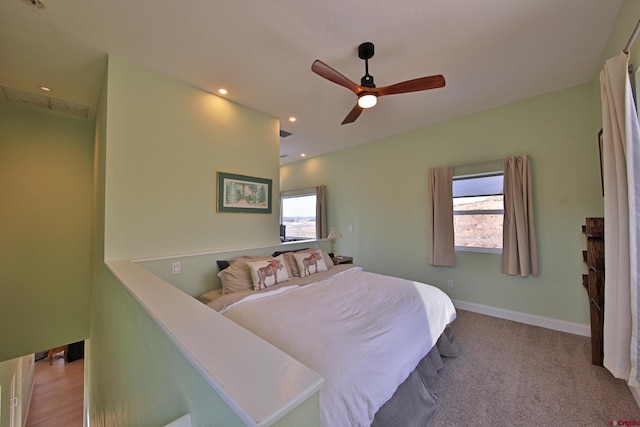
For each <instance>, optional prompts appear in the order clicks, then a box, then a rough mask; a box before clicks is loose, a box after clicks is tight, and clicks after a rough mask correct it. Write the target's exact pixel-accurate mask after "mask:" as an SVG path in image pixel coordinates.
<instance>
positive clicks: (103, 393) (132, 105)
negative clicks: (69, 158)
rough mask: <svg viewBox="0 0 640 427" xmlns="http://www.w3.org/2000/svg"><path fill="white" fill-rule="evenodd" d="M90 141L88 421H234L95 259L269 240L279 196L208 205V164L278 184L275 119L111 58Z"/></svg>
mask: <svg viewBox="0 0 640 427" xmlns="http://www.w3.org/2000/svg"><path fill="white" fill-rule="evenodd" d="M95 144H96V148H95V153H96V157H95V161H94V162H95V169H94V174H95V178H94V191H95V196H94V200H93V227H92V228H93V247H92V265H93V291H92V303H91V307H92V310H91V333H90V337H91V339H90V358H89V361H90V363H89V369H88V388H89V418H90V422H91V425H92V426H111V425H132V426H133V425H135V426H140V427H144V426H158V425H164V424H165V423H168V422H170V421H172V420H174V419H176V418H178V417H179V416H181V415H183V414H184V413H186V412H190V413H191V416H192V421H193V425H194V426H225V427H226V426H234V425H242V423H241V422H240V419H239V418H238V417H237V415H236V414H235V413H233V412H232V411H231V410H230V409H229V407H228V406H227V405H226V404H225V403H224V402H223V401H222V399H221V398H220V397H219V396H218V395H217V394H216V393H215V392H214V391H213V389H212V388H211V387H210V386H209V384H207V383H206V381H204V379H203V378H202V377H201V376H200V375H199V373H198V372H197V371H196V369H195V368H194V367H193V366H192V365H191V363H190V362H189V361H188V360H187V359H186V358H185V357H184V356H183V355H182V353H180V352H179V351H178V349H177V348H176V347H175V345H174V344H173V343H172V342H171V341H169V339H168V337H167V336H166V334H165V333H164V331H163V330H162V329H161V328H160V327H159V326H158V324H157V323H156V321H155V320H154V319H153V318H152V316H151V315H150V314H149V313H147V311H146V310H144V309H143V308H142V306H141V305H140V304H139V302H138V301H136V300H135V298H133V296H132V295H131V294H130V293H129V291H128V290H127V289H126V288H125V287H124V286H123V285H122V284H121V283H120V282H119V280H118V279H117V278H115V277H114V275H113V274H112V273H111V272H110V271H109V270H108V269H107V268H106V267H105V266H104V260H105V259H106V260H109V259H126V258H142V257H149V256H154V255H158V254H160V255H168V254H176V253H181V252H198V251H211V250H214V249H220V248H223V249H231V248H239V247H242V246H257V245H261V244H265V245H267V244H274V243H276V242H278V241H279V237H278V235H279V234H278V223H279V219H278V217H279V215H278V204H277V203H274V212H273V213H272V214H218V213H216V211H215V194H216V192H215V188H216V187H215V184H216V171H225V172H233V173H239V174H246V175H252V176H259V177H263V178H271V179H272V180H273V183H274V194H276V195H277V194H278V168H279V166H278V158H279V154H278V123H277V120H276V119H274V118H272V117H269V116H266V115H264V114H261V113H258V112H256V111H253V110H250V109H248V108H245V107H242V106H240V105H237V104H234V103H232V102H229V101H227V100H225V99H222V98H219V97H217V96H214V95H211V94H208V93H206V92H203V91H200V90H198V89H195V88H193V87H191V86H188V85H185V84H183V83H180V82H177V81H175V80H172V79H170V78H167V77H164V76H161V75H159V74H157V73H155V72H153V71H150V70H147V69H144V68H142V67H139V66H137V65H134V64H131V63H128V62H126V61H123V60H121V59H118V58H115V57H110V58H109V62H108V70H107V78H106V81H105V83H104V87H103V90H102V93H101V98H100V104H99V107H98V116H97V118H96V130H95ZM186 264H187V265H188V263H186ZM209 269H210V270H211V271H213V270H214V269H216V267H215V263H212V264H211V265H210V267H209ZM176 309H177V310H179V307H177V308H176ZM223 344H224V343H223ZM316 409H317V408H316ZM316 418H317V414H316Z"/></svg>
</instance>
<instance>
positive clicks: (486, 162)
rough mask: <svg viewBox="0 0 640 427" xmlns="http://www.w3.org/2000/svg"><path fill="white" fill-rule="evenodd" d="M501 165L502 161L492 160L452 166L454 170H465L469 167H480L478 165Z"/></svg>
mask: <svg viewBox="0 0 640 427" xmlns="http://www.w3.org/2000/svg"><path fill="white" fill-rule="evenodd" d="M498 162H500V163H502V159H494V160H485V161H484V162H473V163H464V164H462V165H454V166H453V167H454V168H466V167H469V166H480V165H488V164H491V163H498Z"/></svg>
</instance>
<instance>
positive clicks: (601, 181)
mask: <svg viewBox="0 0 640 427" xmlns="http://www.w3.org/2000/svg"><path fill="white" fill-rule="evenodd" d="M598 153H599V154H600V185H601V186H602V196H603V197H604V170H603V168H602V129H600V131H599V132H598Z"/></svg>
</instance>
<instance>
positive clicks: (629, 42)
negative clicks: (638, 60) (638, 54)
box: [622, 20, 640, 53]
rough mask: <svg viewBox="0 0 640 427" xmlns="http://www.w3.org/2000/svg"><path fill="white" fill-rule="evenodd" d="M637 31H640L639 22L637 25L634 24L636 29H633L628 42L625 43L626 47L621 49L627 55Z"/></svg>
mask: <svg viewBox="0 0 640 427" xmlns="http://www.w3.org/2000/svg"><path fill="white" fill-rule="evenodd" d="M639 31H640V20H638V23H637V24H636V28H634V30H633V33H632V34H631V37H629V41H628V42H627V45H626V46H625V47H624V49H622V52H624V53H629V49H631V45H632V44H633V42H634V41H635V39H636V36H637V35H638V32H639Z"/></svg>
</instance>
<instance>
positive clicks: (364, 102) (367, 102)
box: [358, 93, 378, 108]
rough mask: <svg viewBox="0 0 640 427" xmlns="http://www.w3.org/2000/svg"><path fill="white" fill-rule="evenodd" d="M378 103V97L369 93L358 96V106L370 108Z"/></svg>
mask: <svg viewBox="0 0 640 427" xmlns="http://www.w3.org/2000/svg"><path fill="white" fill-rule="evenodd" d="M377 103H378V97H377V96H375V95H372V94H370V93H366V94H364V95H360V96H359V97H358V105H359V106H360V108H371V107H374V106H375V105H376V104H377Z"/></svg>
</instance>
